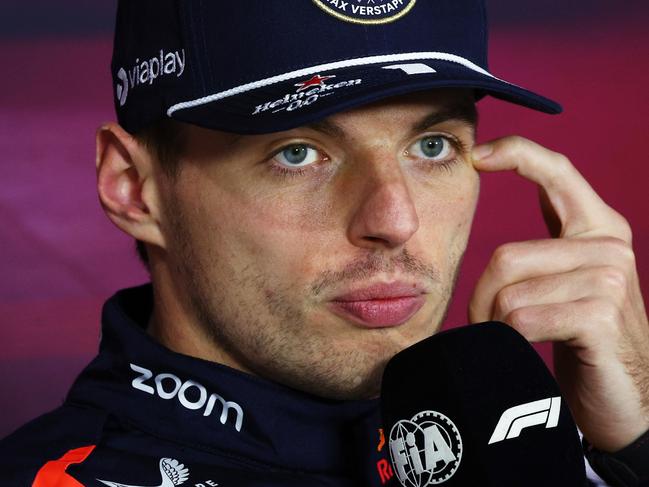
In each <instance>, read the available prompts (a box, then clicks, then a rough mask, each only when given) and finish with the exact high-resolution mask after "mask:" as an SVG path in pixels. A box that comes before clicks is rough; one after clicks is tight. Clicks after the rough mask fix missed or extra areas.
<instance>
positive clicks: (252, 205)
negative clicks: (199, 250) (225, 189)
mask: <svg viewBox="0 0 649 487" xmlns="http://www.w3.org/2000/svg"><path fill="white" fill-rule="evenodd" d="M207 208H217V210H215V211H214V212H213V213H212V212H208V213H207V218H209V219H211V220H213V225H214V227H215V231H216V232H218V233H219V234H220V235H221V237H219V245H221V248H225V249H227V253H228V256H227V257H228V258H229V259H230V260H231V266H233V267H236V268H238V269H239V270H242V269H243V268H251V270H253V271H256V272H257V273H260V274H261V275H264V276H266V277H268V278H275V279H277V278H279V279H280V280H281V279H282V275H283V274H284V275H287V276H288V278H290V280H289V281H287V283H290V282H292V281H295V279H296V278H297V279H299V276H300V275H306V276H308V275H309V273H311V272H313V271H314V269H313V267H314V264H315V263H314V262H313V260H312V259H313V257H312V256H313V255H322V253H323V252H324V250H323V249H324V248H325V247H326V245H327V242H329V241H330V238H331V237H330V235H331V232H332V228H333V218H332V212H331V208H330V205H329V204H328V203H327V202H326V200H325V199H323V198H319V197H317V196H316V195H314V194H313V193H311V194H308V195H306V194H287V193H286V192H284V193H281V194H277V195H272V196H268V195H260V194H256V195H254V196H250V195H245V194H241V193H239V194H234V193H231V194H228V193H226V194H222V195H220V196H219V198H218V201H217V200H212V201H210V202H209V203H208V206H207ZM203 219H204V220H205V219H206V218H203Z"/></svg>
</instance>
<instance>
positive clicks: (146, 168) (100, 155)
mask: <svg viewBox="0 0 649 487" xmlns="http://www.w3.org/2000/svg"><path fill="white" fill-rule="evenodd" d="M96 164H97V191H98V193H99V200H100V202H101V205H102V207H103V208H104V211H105V212H106V215H108V218H110V220H111V221H112V222H113V223H114V224H115V225H117V226H118V227H119V228H120V229H121V230H122V231H124V232H126V233H127V234H129V235H131V236H132V237H134V238H136V239H137V240H140V241H142V242H145V243H149V244H153V245H157V246H159V247H162V248H165V241H164V236H163V234H162V232H161V229H160V219H159V217H160V204H159V199H158V194H159V193H158V187H157V182H156V178H155V177H154V174H153V167H154V166H153V161H152V156H151V155H150V154H149V151H148V150H146V148H145V147H144V146H143V145H142V144H141V143H140V142H139V141H138V140H137V139H135V137H133V136H132V135H131V134H129V133H128V132H126V131H125V130H124V129H123V128H122V127H120V126H119V125H118V124H116V123H109V124H106V125H103V126H102V127H100V128H99V129H98V130H97V161H96Z"/></svg>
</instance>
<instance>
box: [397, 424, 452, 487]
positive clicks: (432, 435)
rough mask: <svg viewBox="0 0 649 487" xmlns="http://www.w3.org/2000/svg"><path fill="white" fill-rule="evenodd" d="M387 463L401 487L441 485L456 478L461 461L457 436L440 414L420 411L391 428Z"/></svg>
mask: <svg viewBox="0 0 649 487" xmlns="http://www.w3.org/2000/svg"><path fill="white" fill-rule="evenodd" d="M390 459H391V460H392V465H393V467H394V471H395V473H396V475H397V478H398V479H399V481H400V482H401V484H402V485H403V486H404V487H426V486H428V485H435V484H441V483H444V482H446V481H447V480H448V479H450V478H451V477H452V476H453V475H454V474H455V472H456V471H457V468H458V466H459V465H460V460H461V459H462V438H461V437H460V432H459V431H458V429H457V427H456V426H455V424H454V423H453V421H451V420H450V419H449V418H447V417H446V416H444V415H443V414H441V413H438V412H436V411H422V412H420V413H417V414H415V415H414V416H413V417H412V419H410V420H401V421H398V422H397V423H395V424H394V426H393V427H392V429H391V430H390Z"/></svg>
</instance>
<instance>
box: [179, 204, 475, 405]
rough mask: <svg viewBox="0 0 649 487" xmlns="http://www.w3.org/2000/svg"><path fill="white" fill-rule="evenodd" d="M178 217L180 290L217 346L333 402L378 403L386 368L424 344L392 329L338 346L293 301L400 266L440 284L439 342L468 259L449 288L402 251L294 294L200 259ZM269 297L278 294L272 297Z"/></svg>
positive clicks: (252, 273)
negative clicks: (417, 344)
mask: <svg viewBox="0 0 649 487" xmlns="http://www.w3.org/2000/svg"><path fill="white" fill-rule="evenodd" d="M176 216H177V217H176V218H174V219H173V220H174V221H173V227H174V231H173V232H171V234H172V235H173V236H174V237H173V240H174V244H173V247H172V252H173V255H174V258H173V264H174V265H173V267H174V271H175V273H176V275H177V276H178V278H179V279H180V281H181V282H182V289H183V290H184V293H185V296H184V299H185V300H186V302H187V304H188V305H189V309H190V310H191V312H192V313H193V315H194V318H195V320H196V321H197V323H198V324H199V325H200V327H201V328H202V330H203V332H204V334H205V336H206V337H207V338H208V339H209V340H210V341H211V342H212V344H213V346H214V347H216V349H218V350H221V351H224V352H225V353H226V354H227V355H228V356H229V357H231V358H232V359H233V362H234V363H235V364H236V365H235V367H236V366H237V365H238V366H239V368H242V369H243V370H246V371H248V372H250V373H252V374H254V375H258V376H261V377H263V378H265V379H268V380H270V381H274V382H277V383H280V384H282V385H284V386H288V387H290V388H293V389H297V390H300V391H303V392H307V393H309V394H312V395H316V396H320V397H325V398H328V399H337V400H350V399H370V398H374V397H377V396H378V395H379V393H380V383H381V377H382V373H383V369H384V368H385V365H386V363H387V361H388V360H389V359H390V358H391V357H392V356H394V355H395V354H396V353H398V352H399V351H401V350H402V349H403V348H405V347H407V346H409V345H411V344H413V343H414V342H416V341H419V340H420V339H423V338H425V337H426V336H418V337H417V338H416V339H413V340H407V341H406V342H404V340H403V339H400V340H395V339H394V336H393V335H391V331H390V329H376V330H356V329H354V331H355V332H357V334H356V335H355V337H359V338H356V343H355V344H354V345H355V346H352V344H350V343H344V342H343V346H339V345H338V343H337V341H336V340H335V338H333V339H332V337H331V336H328V335H327V334H326V332H327V330H326V329H324V330H322V328H321V327H319V326H314V324H313V323H311V326H307V325H309V319H308V316H307V313H306V312H305V310H304V309H303V308H301V307H300V306H299V304H300V301H296V300H295V299H294V298H293V299H292V298H291V297H292V296H304V294H305V293H307V294H310V295H313V296H317V295H318V294H319V293H320V292H322V291H323V290H324V289H326V287H327V286H329V285H330V284H331V283H333V282H339V281H341V280H345V279H349V280H350V281H351V280H354V279H356V280H358V279H359V278H367V277H370V276H371V275H373V274H374V273H376V272H377V271H378V270H384V271H385V270H390V269H391V268H394V267H395V266H398V267H400V268H402V269H403V270H405V271H406V275H413V276H415V275H419V276H425V277H426V278H428V279H429V280H430V279H435V280H437V283H436V284H437V285H438V286H437V288H436V289H438V290H439V292H438V299H437V303H436V306H435V310H434V313H433V317H432V320H431V323H430V326H428V327H427V330H429V333H428V334H433V333H435V332H436V331H438V330H439V327H440V326H441V324H442V323H443V321H444V319H445V317H446V313H447V311H448V307H449V304H450V298H451V295H452V292H453V290H454V288H455V283H456V280H457V276H458V271H459V268H460V263H461V260H462V256H463V249H462V250H461V251H459V252H458V253H457V254H456V255H453V253H451V255H449V262H448V263H447V265H448V266H449V267H448V269H452V276H451V278H450V279H445V280H444V279H442V276H439V275H438V273H437V271H436V270H435V269H433V268H432V267H430V266H426V265H424V264H423V263H422V262H421V261H419V260H417V259H414V258H413V257H412V256H410V255H409V254H408V253H407V252H405V251H404V252H403V253H402V254H400V256H399V257H397V258H393V259H390V260H388V261H386V260H385V259H381V258H379V257H377V256H376V255H368V256H367V258H366V259H361V260H359V261H356V262H354V263H352V264H351V265H349V266H347V267H346V268H345V269H343V270H341V271H336V272H332V271H327V272H324V273H322V274H321V276H320V278H319V279H317V280H316V281H314V282H313V283H312V284H311V285H310V286H309V287H308V288H306V289H304V288H299V287H288V286H286V285H284V286H281V285H279V284H278V283H277V282H274V280H273V276H271V275H264V274H263V273H262V272H261V271H259V270H256V269H253V268H252V266H247V267H245V268H244V269H242V270H239V271H238V272H235V271H234V269H232V268H231V267H225V265H224V264H225V263H224V262H219V258H218V257H217V256H214V255H209V253H208V252H200V251H198V250H197V249H196V248H195V245H194V244H193V242H195V241H196V240H195V238H196V236H195V235H191V233H190V229H189V228H188V225H187V224H186V223H184V221H186V220H184V218H183V215H182V212H177V213H176ZM214 276H219V278H215V277H214ZM444 281H445V282H444ZM226 286H227V287H226ZM269 289H272V290H273V292H272V293H268V290H269ZM325 325H326V323H325ZM351 326H352V325H350V327H351ZM325 328H326V327H325ZM361 332H362V333H364V334H365V335H361V334H360V333H361ZM361 336H362V338H360V337H361ZM332 340H333V343H332ZM226 365H230V364H226Z"/></svg>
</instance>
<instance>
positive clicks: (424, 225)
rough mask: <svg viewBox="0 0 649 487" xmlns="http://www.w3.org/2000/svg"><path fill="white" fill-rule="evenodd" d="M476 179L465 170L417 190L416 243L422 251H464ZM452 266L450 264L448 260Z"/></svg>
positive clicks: (440, 258) (476, 186) (476, 177)
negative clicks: (418, 194)
mask: <svg viewBox="0 0 649 487" xmlns="http://www.w3.org/2000/svg"><path fill="white" fill-rule="evenodd" d="M478 194H479V178H478V176H477V173H476V172H475V171H472V170H469V169H467V170H466V171H465V172H464V173H462V174H461V177H457V178H449V180H447V181H440V183H439V184H437V185H435V187H430V188H426V190H422V191H421V192H420V196H419V197H418V199H417V211H418V215H419V231H418V234H419V235H418V237H419V239H418V242H419V245H420V246H421V247H422V251H423V252H425V253H427V254H431V253H436V254H437V255H436V256H435V258H434V259H433V261H435V262H441V261H443V259H442V255H440V254H441V253H448V252H449V251H450V252H451V254H452V255H458V254H461V253H463V252H464V248H465V247H466V244H467V241H468V238H469V233H470V231H471V224H472V222H473V216H474V214H475V209H476V205H477V201H478ZM450 264H451V265H453V263H450Z"/></svg>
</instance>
